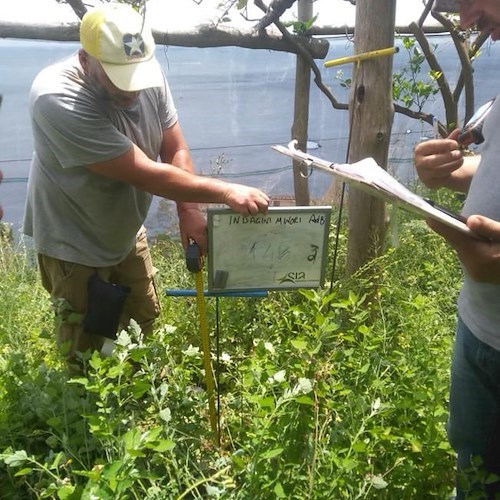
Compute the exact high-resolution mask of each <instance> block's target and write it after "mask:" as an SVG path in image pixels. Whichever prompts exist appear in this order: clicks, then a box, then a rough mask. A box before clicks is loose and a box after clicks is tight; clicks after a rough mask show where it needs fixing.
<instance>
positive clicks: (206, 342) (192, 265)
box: [186, 240, 219, 443]
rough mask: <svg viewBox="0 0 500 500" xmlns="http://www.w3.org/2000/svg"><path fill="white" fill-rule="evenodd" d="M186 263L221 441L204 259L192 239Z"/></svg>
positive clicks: (213, 421)
mask: <svg viewBox="0 0 500 500" xmlns="http://www.w3.org/2000/svg"><path fill="white" fill-rule="evenodd" d="M186 265H187V268H188V270H189V271H190V272H192V273H194V275H195V281H196V304H197V306H198V314H199V317H200V333H201V345H202V349H203V367H204V368H205V381H206V385H207V394H208V411H209V415H210V426H211V428H212V431H213V432H214V434H215V438H216V441H217V443H219V428H218V425H217V412H216V410H215V380H214V372H213V370H212V360H211V357H210V338H209V335H208V323H207V310H206V306H205V294H204V291H203V288H204V287H203V273H202V269H203V260H202V258H201V251H200V247H199V246H198V245H197V244H196V242H195V241H193V240H190V241H189V245H188V248H187V251H186Z"/></svg>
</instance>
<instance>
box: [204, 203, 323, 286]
mask: <svg viewBox="0 0 500 500" xmlns="http://www.w3.org/2000/svg"><path fill="white" fill-rule="evenodd" d="M331 209H332V207H329V206H317V207H286V208H285V207H272V208H270V209H269V211H268V213H267V214H258V215H249V216H246V217H243V216H241V215H239V214H237V213H235V212H233V211H232V210H230V209H225V208H209V209H208V211H207V217H208V220H207V222H208V289H209V290H210V291H228V292H229V291H237V290H279V289H293V288H317V287H321V286H323V282H324V276H325V266H326V261H327V251H328V233H329V228H330V213H331Z"/></svg>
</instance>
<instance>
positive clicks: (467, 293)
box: [458, 98, 500, 350]
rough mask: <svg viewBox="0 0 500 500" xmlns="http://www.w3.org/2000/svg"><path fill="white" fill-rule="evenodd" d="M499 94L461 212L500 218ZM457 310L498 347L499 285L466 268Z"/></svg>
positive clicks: (478, 334)
mask: <svg viewBox="0 0 500 500" xmlns="http://www.w3.org/2000/svg"><path fill="white" fill-rule="evenodd" d="M499 130H500V98H497V99H496V101H495V102H494V103H493V106H492V108H491V111H490V113H489V115H488V117H487V118H486V121H485V123H484V127H483V135H484V137H485V142H484V145H483V147H482V150H481V162H480V164H479V167H478V169H477V172H476V174H475V175H474V178H473V180H472V183H471V186H470V189H469V192H468V195H467V200H466V202H465V206H464V210H463V213H464V215H466V216H469V215H473V214H479V215H484V216H486V217H489V218H490V219H494V220H496V221H500V195H499V183H498V182H499V181H500V140H499V139H498V131H499ZM458 311H459V314H460V316H461V318H462V319H463V321H464V323H465V324H466V325H467V326H468V328H469V330H470V331H471V332H472V333H473V334H474V335H475V336H476V337H477V338H479V339H480V340H482V341H483V342H485V343H486V344H488V345H490V346H491V347H493V348H495V349H498V350H500V285H492V284H490V283H478V282H477V281H474V280H473V279H471V278H470V276H468V275H467V272H465V277H464V284H463V286H462V290H461V292H460V297H459V299H458Z"/></svg>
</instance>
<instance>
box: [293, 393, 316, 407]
mask: <svg viewBox="0 0 500 500" xmlns="http://www.w3.org/2000/svg"><path fill="white" fill-rule="evenodd" d="M295 401H297V403H300V404H301V405H311V406H313V405H314V401H313V400H312V399H311V398H310V397H309V396H305V395H302V396H297V397H296V398H295Z"/></svg>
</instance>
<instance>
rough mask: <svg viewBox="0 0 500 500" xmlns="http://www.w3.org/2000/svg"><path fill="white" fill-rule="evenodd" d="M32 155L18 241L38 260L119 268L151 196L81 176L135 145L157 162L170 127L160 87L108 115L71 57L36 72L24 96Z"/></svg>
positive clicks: (168, 99)
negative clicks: (22, 238)
mask: <svg viewBox="0 0 500 500" xmlns="http://www.w3.org/2000/svg"><path fill="white" fill-rule="evenodd" d="M30 114H31V122H32V130H33V139H34V153H33V160H32V164H31V169H30V175H29V181H28V194H27V202H26V211H25V218H24V229H23V230H24V233H25V234H27V235H28V236H32V237H33V244H34V248H35V250H36V251H37V252H38V253H42V254H45V255H48V256H50V257H55V258H58V259H61V260H66V261H70V262H75V263H78V264H83V265H87V266H92V267H103V266H109V265H114V264H117V263H119V262H120V261H122V260H123V259H124V257H125V256H126V255H127V254H128V253H129V252H130V250H131V249H132V248H133V246H134V245H135V237H136V234H137V232H138V230H139V229H140V228H141V226H142V224H143V223H144V220H145V218H146V215H147V212H148V209H149V207H150V204H151V199H152V195H151V194H149V193H146V192H144V191H141V190H139V189H137V188H135V187H133V186H131V185H129V184H125V183H123V182H118V181H115V180H111V179H108V178H106V177H103V176H100V175H97V174H94V173H92V172H91V171H90V170H88V169H87V168H86V166H88V165H92V164H94V163H97V162H102V161H107V160H111V159H114V158H117V157H119V156H121V155H123V154H125V153H126V152H127V151H129V149H130V148H131V147H132V144H136V145H137V146H138V147H139V148H140V149H141V150H142V151H143V152H144V153H145V154H146V155H147V156H148V157H149V158H151V159H152V160H157V159H158V156H159V153H160V149H161V143H162V133H163V130H164V129H166V128H169V127H171V126H173V125H174V124H175V123H176V122H177V111H176V109H175V107H174V104H173V101H172V96H171V94H170V90H169V87H168V84H167V82H166V81H165V86H164V87H163V88H150V89H145V90H142V91H141V92H140V95H139V97H138V99H137V101H136V102H135V103H134V104H133V105H132V106H130V107H129V108H126V109H124V108H117V107H114V106H113V105H112V104H111V102H110V101H109V100H108V99H106V97H105V95H104V94H103V92H102V90H100V88H99V87H97V86H96V85H90V84H89V82H88V80H87V78H86V77H85V75H84V74H83V72H82V69H81V66H80V64H79V62H78V57H77V56H76V55H75V56H72V57H71V58H69V59H66V60H64V61H61V62H59V63H57V64H54V65H52V66H49V67H47V68H46V69H44V70H42V71H41V72H40V73H39V75H38V76H37V77H36V78H35V80H34V82H33V85H32V89H31V94H30Z"/></svg>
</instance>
